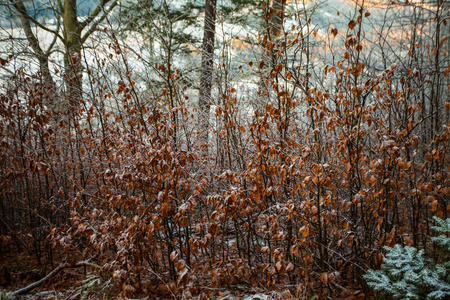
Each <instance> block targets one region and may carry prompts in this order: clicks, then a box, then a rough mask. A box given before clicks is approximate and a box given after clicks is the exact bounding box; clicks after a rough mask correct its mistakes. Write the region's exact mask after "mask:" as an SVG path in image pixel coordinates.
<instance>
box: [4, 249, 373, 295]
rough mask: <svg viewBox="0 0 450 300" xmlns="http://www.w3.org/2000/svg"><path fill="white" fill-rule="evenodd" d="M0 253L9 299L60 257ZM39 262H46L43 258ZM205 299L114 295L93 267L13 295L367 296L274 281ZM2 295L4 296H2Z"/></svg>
mask: <svg viewBox="0 0 450 300" xmlns="http://www.w3.org/2000/svg"><path fill="white" fill-rule="evenodd" d="M4 250H5V249H3V251H2V252H0V300H9V298H5V297H4V295H2V291H3V292H14V291H17V290H19V289H22V288H24V287H26V286H28V285H30V284H32V283H35V282H37V281H39V280H40V279H42V278H43V277H45V276H46V275H47V274H49V273H50V272H51V271H52V270H54V269H55V268H57V266H58V265H59V264H60V263H61V261H62V258H61V257H53V266H51V265H50V264H49V263H48V264H47V265H45V264H41V265H39V264H38V263H37V259H36V257H35V256H34V255H32V254H31V253H29V252H26V251H22V252H18V251H17V250H16V249H15V250H13V249H8V250H9V251H4ZM41 261H48V260H47V259H46V258H45V257H42V258H41ZM204 284H205V286H204V287H205V289H206V290H208V296H207V297H206V298H204V297H201V295H198V296H194V297H192V296H190V295H176V296H177V298H175V297H174V296H173V295H171V294H170V293H168V292H167V290H164V288H161V289H160V288H159V287H158V288H155V289H154V290H145V289H144V290H143V291H141V292H139V293H135V294H133V296H132V297H126V296H124V295H123V294H122V295H118V292H117V290H118V288H117V287H116V286H115V285H114V284H113V283H111V280H107V279H104V278H101V277H100V276H99V275H97V274H96V273H95V269H94V268H90V267H77V268H65V269H63V270H61V271H60V272H59V273H58V274H56V275H55V276H53V277H52V278H50V279H49V280H47V281H46V282H44V283H43V284H41V285H39V286H37V287H36V288H34V289H32V290H31V291H30V292H28V293H26V294H24V295H20V296H16V297H14V298H13V299H19V300H35V299H36V300H37V299H39V300H50V299H52V300H75V299H139V300H144V299H145V300H147V299H148V300H150V299H174V298H175V299H216V300H238V299H244V300H258V299H259V300H271V299H317V300H319V299H354V300H362V299H367V297H366V296H365V295H364V293H362V292H361V291H360V290H359V289H355V288H348V289H347V288H341V290H335V292H336V294H334V295H330V294H328V295H327V296H325V297H318V296H314V295H313V296H308V297H304V296H302V297H295V296H294V295H293V294H294V293H295V291H294V290H295V289H294V288H293V287H292V286H287V285H284V284H277V285H274V286H271V288H270V289H268V288H266V287H264V286H263V285H260V286H257V287H254V286H246V285H240V284H236V285H230V286H227V287H218V288H208V287H207V286H206V284H207V283H204ZM2 296H3V297H4V298H2Z"/></svg>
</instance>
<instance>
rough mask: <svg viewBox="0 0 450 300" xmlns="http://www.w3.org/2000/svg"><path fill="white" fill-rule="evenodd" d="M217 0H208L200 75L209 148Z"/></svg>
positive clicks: (202, 115) (201, 117)
mask: <svg viewBox="0 0 450 300" xmlns="http://www.w3.org/2000/svg"><path fill="white" fill-rule="evenodd" d="M216 1H217V0H206V3H205V27H204V28H205V29H204V32H203V51H202V74H201V77H200V97H199V101H198V105H199V115H198V121H199V125H200V139H201V143H203V148H204V149H205V150H206V152H207V149H208V130H209V108H210V103H211V86H212V75H213V60H214V38H215V31H216V27H215V21H216Z"/></svg>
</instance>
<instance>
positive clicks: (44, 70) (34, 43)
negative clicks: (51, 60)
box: [11, 0, 54, 85]
mask: <svg viewBox="0 0 450 300" xmlns="http://www.w3.org/2000/svg"><path fill="white" fill-rule="evenodd" d="M11 2H12V5H13V7H14V8H15V9H16V11H17V15H18V17H19V19H20V23H21V24H22V28H23V30H24V32H25V35H26V37H27V40H28V43H29V44H30V47H31V49H33V52H34V54H35V55H36V58H37V59H38V61H39V68H40V72H41V75H42V78H43V80H44V81H45V84H46V85H54V81H53V78H52V75H51V74H50V68H49V66H48V56H49V54H48V53H45V52H44V50H42V48H41V46H40V45H39V41H38V39H37V38H36V36H35V35H34V33H33V31H32V30H31V24H30V16H29V15H28V12H27V10H26V8H25V5H24V3H23V1H21V0H19V1H11Z"/></svg>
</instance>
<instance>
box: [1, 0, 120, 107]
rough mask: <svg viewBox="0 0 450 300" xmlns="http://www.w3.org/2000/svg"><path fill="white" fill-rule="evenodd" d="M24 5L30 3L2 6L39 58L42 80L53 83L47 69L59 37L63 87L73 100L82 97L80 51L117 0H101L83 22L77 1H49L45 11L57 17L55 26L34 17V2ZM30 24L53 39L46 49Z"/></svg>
mask: <svg viewBox="0 0 450 300" xmlns="http://www.w3.org/2000/svg"><path fill="white" fill-rule="evenodd" d="M2 2H3V1H2ZM5 2H6V1H5ZM27 4H29V3H26V2H24V1H22V0H9V2H6V3H4V5H5V6H9V8H10V11H11V14H12V15H16V16H18V18H19V20H20V25H21V26H22V28H23V30H24V32H25V35H26V38H27V40H28V42H29V44H30V47H31V48H32V50H33V53H34V55H35V56H36V58H37V59H38V61H39V68H40V72H41V74H42V76H43V78H44V79H45V81H46V82H47V83H51V84H53V78H52V75H51V73H50V69H49V58H50V55H51V54H52V53H53V52H54V51H55V45H56V43H57V40H58V39H59V41H60V42H61V43H62V44H63V46H64V51H63V52H64V68H65V72H66V75H67V85H66V87H67V90H68V96H69V97H70V98H72V99H78V100H79V99H81V97H82V80H81V75H80V72H81V71H82V65H81V50H82V48H83V45H84V44H85V42H86V40H87V39H88V38H89V37H90V36H91V34H92V33H93V32H94V31H95V30H96V29H97V26H98V25H99V24H100V23H101V22H102V21H103V20H104V19H105V18H106V16H107V15H108V14H109V13H110V12H111V11H112V10H113V9H114V7H115V6H116V5H117V4H118V1H117V0H112V1H111V0H101V1H100V2H99V3H98V4H97V6H96V7H95V9H94V10H93V11H92V12H91V13H90V14H89V15H88V16H87V17H86V18H85V19H84V20H83V21H80V19H79V17H80V16H79V11H77V8H78V3H77V0H64V2H63V1H61V0H57V1H49V2H48V3H46V5H47V7H46V8H45V10H50V11H51V13H50V14H51V15H54V16H55V18H56V20H57V26H56V28H55V29H53V28H50V27H48V26H46V25H45V24H44V23H41V22H38V21H37V18H35V17H33V16H34V15H35V13H33V12H32V10H33V9H30V8H28V7H34V5H27ZM31 4H33V3H31ZM61 25H62V26H61ZM32 26H36V27H37V28H38V29H39V30H44V31H46V32H48V33H50V34H51V35H52V41H51V43H50V44H49V45H48V46H47V49H45V50H44V48H43V47H44V46H43V44H42V43H41V42H40V41H39V39H38V38H37V34H36V33H34V32H33V30H32Z"/></svg>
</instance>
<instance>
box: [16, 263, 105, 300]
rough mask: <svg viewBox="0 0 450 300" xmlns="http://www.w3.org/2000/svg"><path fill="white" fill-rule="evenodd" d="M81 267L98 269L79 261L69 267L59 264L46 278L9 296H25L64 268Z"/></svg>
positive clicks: (91, 264)
mask: <svg viewBox="0 0 450 300" xmlns="http://www.w3.org/2000/svg"><path fill="white" fill-rule="evenodd" d="M82 266H94V267H97V268H99V266H98V265H96V264H93V263H90V262H87V261H80V262H77V263H76V264H74V265H72V266H69V264H67V263H61V264H60V265H59V266H58V267H57V268H56V269H54V270H53V271H51V272H50V273H49V274H48V275H47V276H45V277H44V278H42V279H41V280H38V281H36V282H34V283H32V284H30V285H28V286H26V287H24V288H22V289H20V290H17V291H15V292H12V293H11V296H13V297H15V296H18V295H23V294H27V293H29V292H30V291H32V290H33V289H35V288H37V287H38V286H40V285H41V284H43V283H44V282H46V281H47V280H49V279H51V278H53V277H55V276H56V274H58V273H59V272H60V271H61V270H63V269H65V268H69V267H70V268H78V267H82Z"/></svg>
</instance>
